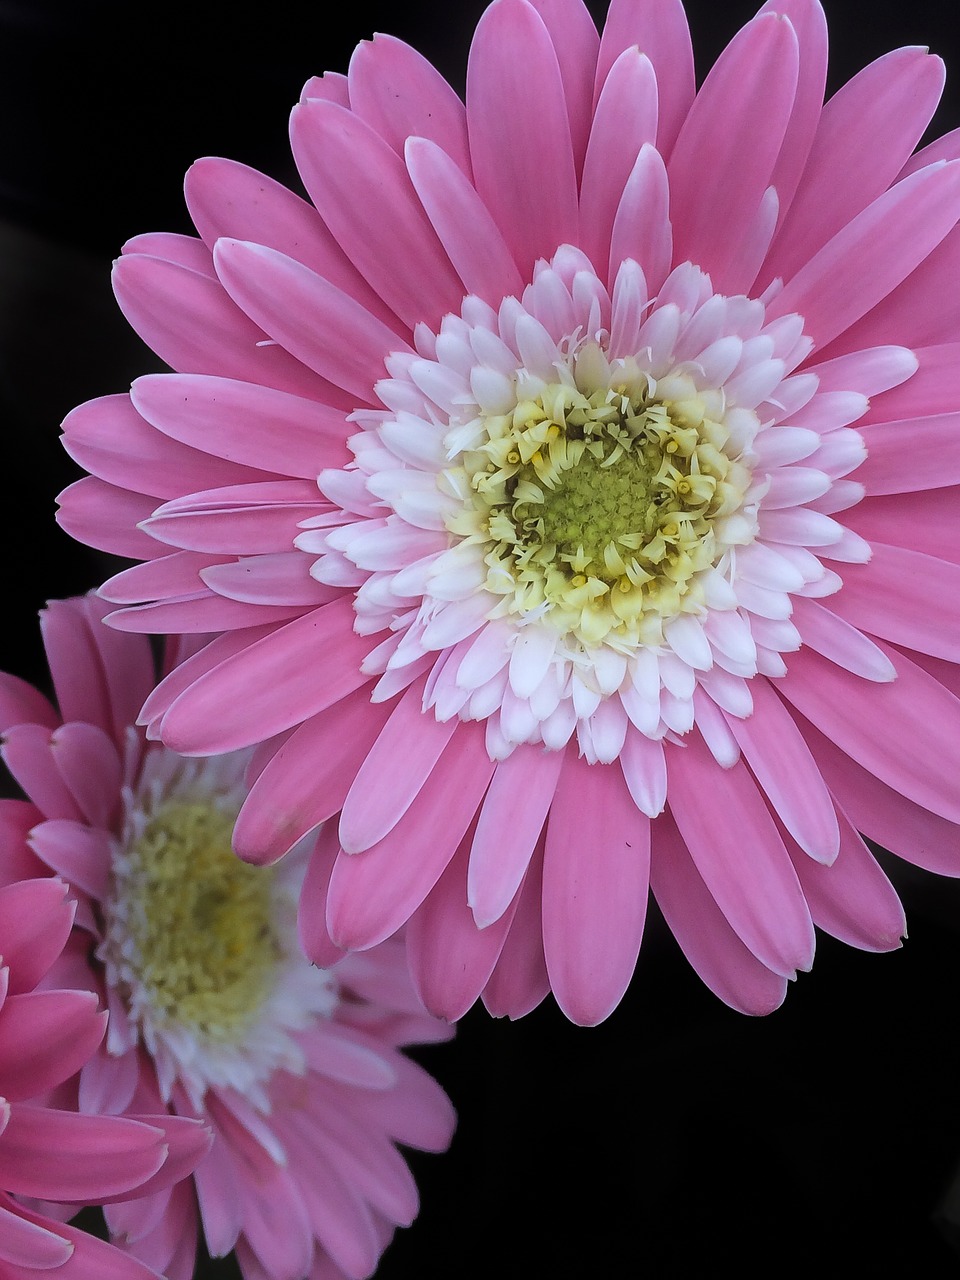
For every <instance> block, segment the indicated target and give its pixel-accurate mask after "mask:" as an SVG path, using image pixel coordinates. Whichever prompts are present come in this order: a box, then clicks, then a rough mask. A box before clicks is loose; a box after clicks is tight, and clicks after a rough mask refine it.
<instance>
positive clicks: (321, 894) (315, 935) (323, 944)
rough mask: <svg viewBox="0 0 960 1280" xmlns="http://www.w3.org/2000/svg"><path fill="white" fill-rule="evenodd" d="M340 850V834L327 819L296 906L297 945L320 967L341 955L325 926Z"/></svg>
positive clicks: (311, 857)
mask: <svg viewBox="0 0 960 1280" xmlns="http://www.w3.org/2000/svg"><path fill="white" fill-rule="evenodd" d="M339 853H340V837H339V836H338V835H337V828H336V825H335V824H334V823H332V822H328V823H326V825H325V826H323V827H322V828H321V829H320V832H319V834H318V836H317V839H316V843H315V844H314V847H313V849H312V850H311V853H310V861H309V863H308V864H307V874H306V876H305V877H304V880H303V886H302V888H301V890H300V902H299V905H298V908H297V937H298V938H299V939H300V946H301V947H302V948H303V953H304V955H305V956H306V957H307V958H308V960H309V961H310V963H311V964H315V965H316V966H317V967H318V968H320V969H329V968H330V967H331V966H332V965H334V964H336V963H337V961H338V960H340V959H342V958H343V955H344V952H343V951H342V950H341V948H340V947H338V946H337V945H336V943H335V942H334V941H333V939H332V938H331V937H330V933H329V930H328V929H327V891H328V890H329V887H330V876H331V875H332V874H333V868H334V864H335V862H336V860H337V857H338V856H339Z"/></svg>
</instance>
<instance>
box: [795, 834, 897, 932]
mask: <svg viewBox="0 0 960 1280" xmlns="http://www.w3.org/2000/svg"><path fill="white" fill-rule="evenodd" d="M839 816H840V853H839V856H838V857H837V860H836V862H834V864H833V865H832V866H831V867H830V868H826V867H824V866H822V865H820V864H818V863H816V862H812V861H811V860H810V859H809V858H806V857H804V855H803V854H802V852H801V851H800V850H799V849H797V848H796V846H795V845H793V842H792V841H790V840H788V841H787V851H788V853H789V854H790V856H791V857H792V858H793V865H794V866H795V867H796V871H797V875H798V876H799V878H800V884H801V887H802V888H803V896H804V897H805V898H806V900H807V903H808V904H809V907H810V914H811V915H812V916H813V922H814V924H815V925H817V926H818V928H820V929H825V930H826V931H827V933H829V934H832V935H833V937H835V938H839V939H840V941H841V942H845V943H847V945H848V946H851V947H860V948H862V949H863V950H865V951H893V950H895V949H896V948H897V947H899V946H900V939H901V938H903V937H906V933H907V922H906V919H905V917H904V914H903V907H902V906H901V904H900V899H899V898H898V897H897V894H896V891H895V889H894V887H893V885H892V884H891V883H890V881H889V880H888V879H887V877H886V876H885V875H884V874H883V872H882V871H881V869H880V867H879V866H878V864H877V862H876V859H875V858H874V857H873V855H872V854H871V852H870V850H869V849H868V848H867V846H866V845H865V844H864V843H863V841H862V840H861V839H860V837H859V836H858V835H857V833H856V831H855V830H854V829H853V827H852V826H851V825H850V822H849V820H848V819H847V818H846V817H845V816H844V814H843V813H842V812H841V813H840V815H839Z"/></svg>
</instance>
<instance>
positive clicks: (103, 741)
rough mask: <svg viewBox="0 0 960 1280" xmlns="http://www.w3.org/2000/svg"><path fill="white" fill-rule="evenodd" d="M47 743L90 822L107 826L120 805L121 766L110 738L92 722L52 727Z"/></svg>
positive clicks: (96, 825)
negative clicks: (53, 728) (48, 742)
mask: <svg viewBox="0 0 960 1280" xmlns="http://www.w3.org/2000/svg"><path fill="white" fill-rule="evenodd" d="M50 745H51V748H52V756H53V760H54V763H55V765H56V767H57V771H58V772H59V774H60V777H61V778H62V779H63V781H64V782H65V783H66V784H67V786H68V787H69V788H70V792H71V794H72V795H73V797H74V799H75V800H76V802H77V804H78V805H79V806H80V810H81V813H82V814H83V816H84V818H85V819H86V820H87V822H89V823H90V824H91V825H92V826H95V827H108V826H109V825H110V824H111V822H112V821H113V819H114V817H115V816H116V813H117V810H118V808H119V805H120V787H121V784H122V780H123V779H122V770H121V763H120V756H119V754H118V752H117V748H116V746H115V745H114V743H113V740H112V739H111V738H110V737H108V736H107V734H105V733H104V732H103V730H102V729H98V728H97V726H96V725H93V724H83V723H72V724H65V725H61V727H60V728H59V729H55V730H54V732H53V734H52V736H51V738H50Z"/></svg>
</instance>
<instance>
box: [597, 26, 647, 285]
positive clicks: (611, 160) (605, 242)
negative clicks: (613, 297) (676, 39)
mask: <svg viewBox="0 0 960 1280" xmlns="http://www.w3.org/2000/svg"><path fill="white" fill-rule="evenodd" d="M656 136H657V78H656V75H655V74H654V70H653V66H652V64H651V62H650V59H649V58H647V57H645V56H644V55H643V54H641V53H640V52H639V51H638V50H637V49H625V50H624V52H623V53H622V54H621V55H620V57H619V58H618V59H617V61H616V62H615V63H614V65H613V67H612V68H611V71H610V74H609V76H608V77H607V80H606V83H605V84H604V86H603V89H602V91H601V93H600V98H599V101H598V102H597V109H596V113H595V115H594V118H593V128H592V129H591V131H590V141H589V143H588V145H587V154H586V159H585V161H584V165H583V181H582V182H581V186H580V225H581V235H580V248H581V249H583V251H584V253H585V254H586V255H587V257H588V258H589V259H590V260H591V262H593V263H594V264H595V265H596V267H597V268H598V269H599V270H601V271H602V269H603V267H604V265H605V264H606V263H607V261H608V260H609V259H610V257H611V254H610V235H611V232H612V231H613V223H614V218H615V216H616V213H617V207H618V205H619V204H620V200H621V196H622V195H623V190H624V187H625V186H626V184H627V179H628V178H629V177H630V174H631V171H632V170H633V167H634V164H635V163H636V160H637V156H638V154H639V151H640V148H641V147H642V146H643V145H644V143H651V144H652V143H653V142H654V140H655V139H656ZM641 265H642V263H641Z"/></svg>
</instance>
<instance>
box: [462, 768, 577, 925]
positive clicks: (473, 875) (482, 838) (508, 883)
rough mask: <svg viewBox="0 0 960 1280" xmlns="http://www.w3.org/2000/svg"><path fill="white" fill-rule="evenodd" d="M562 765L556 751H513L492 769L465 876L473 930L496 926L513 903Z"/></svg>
mask: <svg viewBox="0 0 960 1280" xmlns="http://www.w3.org/2000/svg"><path fill="white" fill-rule="evenodd" d="M562 764H563V752H562V751H544V750H542V749H541V748H539V747H533V746H519V747H517V749H516V750H515V751H514V752H513V753H512V754H511V755H510V756H508V758H507V759H506V760H502V761H501V762H500V763H499V764H498V765H497V768H496V772H495V773H494V775H493V781H492V782H491V783H490V789H489V790H488V791H487V794H486V796H485V797H484V800H483V807H482V809H481V810H480V820H479V822H478V823H477V831H476V835H475V837H474V841H473V848H472V849H471V851H470V869H469V871H468V874H467V894H466V897H467V902H468V903H469V904H470V907H471V908H472V910H473V916H474V919H475V920H476V923H477V927H478V928H480V929H485V928H486V927H487V926H488V925H490V924H492V923H493V922H494V921H495V920H499V919H500V917H501V916H502V915H503V913H504V911H506V909H507V907H508V906H509V905H510V903H511V902H512V901H513V900H514V897H515V896H516V892H517V889H518V888H519V887H520V882H521V881H522V879H523V877H524V875H525V874H526V871H527V867H528V865H529V863H530V858H531V857H532V856H533V851H534V848H535V847H536V844H537V841H538V840H539V838H540V833H541V831H542V829H543V824H544V822H545V821H546V818H547V813H548V812H549V810H550V805H551V804H552V802H553V799H554V794H555V792H556V788H557V779H558V778H559V776H560V767H561V765H562Z"/></svg>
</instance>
